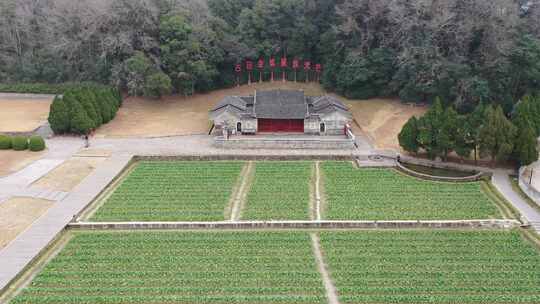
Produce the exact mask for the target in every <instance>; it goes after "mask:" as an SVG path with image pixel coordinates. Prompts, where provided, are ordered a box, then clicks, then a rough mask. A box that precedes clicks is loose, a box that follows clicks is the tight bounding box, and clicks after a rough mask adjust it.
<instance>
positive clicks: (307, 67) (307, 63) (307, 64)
mask: <svg viewBox="0 0 540 304" xmlns="http://www.w3.org/2000/svg"><path fill="white" fill-rule="evenodd" d="M310 71H311V61H309V60H306V61H304V73H305V74H306V82H308V81H309V72H310Z"/></svg>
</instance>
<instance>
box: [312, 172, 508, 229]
mask: <svg viewBox="0 0 540 304" xmlns="http://www.w3.org/2000/svg"><path fill="white" fill-rule="evenodd" d="M321 168H322V176H323V178H324V191H325V196H324V198H325V200H326V204H325V212H324V213H323V217H324V218H325V219H332V220H419V219H424V220H444V219H487V218H502V215H501V214H500V212H499V210H498V209H497V207H496V205H495V203H494V202H492V201H491V199H490V198H489V197H488V196H487V194H485V193H484V192H483V191H482V189H481V184H480V182H475V183H442V182H432V181H424V180H420V179H416V178H413V177H409V176H405V175H402V174H400V173H397V172H396V171H394V170H392V169H355V168H353V167H352V165H351V163H349V162H325V163H323V164H322V166H321Z"/></svg>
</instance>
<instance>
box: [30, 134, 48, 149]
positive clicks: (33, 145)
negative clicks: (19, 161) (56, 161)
mask: <svg viewBox="0 0 540 304" xmlns="http://www.w3.org/2000/svg"><path fill="white" fill-rule="evenodd" d="M28 149H30V151H34V152H38V151H43V150H45V140H44V139H43V137H41V136H38V135H34V136H31V137H30V139H29V140H28Z"/></svg>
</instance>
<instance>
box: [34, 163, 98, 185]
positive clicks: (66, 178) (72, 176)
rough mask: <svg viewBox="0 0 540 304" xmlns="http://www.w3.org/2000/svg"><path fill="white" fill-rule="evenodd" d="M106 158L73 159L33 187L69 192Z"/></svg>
mask: <svg viewBox="0 0 540 304" xmlns="http://www.w3.org/2000/svg"><path fill="white" fill-rule="evenodd" d="M105 159H106V158H105V157H72V158H70V159H69V160H67V161H65V162H64V163H63V164H61V165H60V166H58V167H56V168H55V169H54V170H52V171H51V172H49V173H48V174H47V175H45V176H43V177H42V178H40V179H39V180H38V181H36V182H35V183H34V184H33V185H34V186H37V187H40V188H45V189H51V190H57V191H64V192H69V191H71V190H73V188H75V186H77V185H78V184H79V183H80V182H81V181H82V180H83V179H84V178H85V177H87V176H88V175H89V174H90V173H91V172H92V171H94V169H95V168H96V166H97V165H98V164H100V163H101V162H103V161H104V160H105Z"/></svg>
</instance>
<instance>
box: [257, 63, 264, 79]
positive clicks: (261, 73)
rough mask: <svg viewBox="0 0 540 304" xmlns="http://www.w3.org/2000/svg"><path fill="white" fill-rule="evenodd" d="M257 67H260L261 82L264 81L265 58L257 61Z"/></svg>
mask: <svg viewBox="0 0 540 304" xmlns="http://www.w3.org/2000/svg"><path fill="white" fill-rule="evenodd" d="M257 68H258V69H259V82H262V81H263V77H262V75H263V70H264V59H262V58H261V59H259V61H258V62H257Z"/></svg>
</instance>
